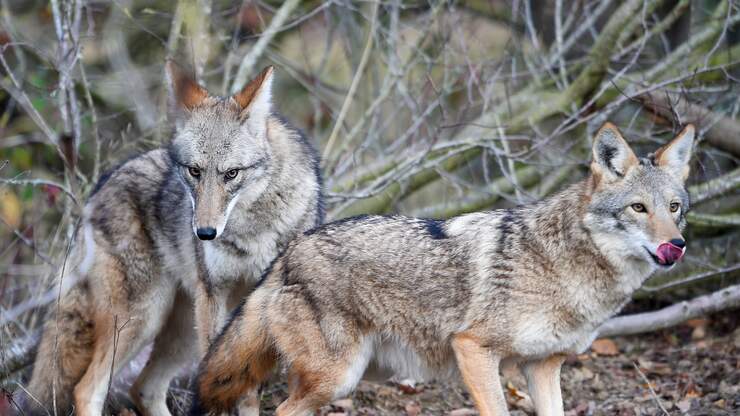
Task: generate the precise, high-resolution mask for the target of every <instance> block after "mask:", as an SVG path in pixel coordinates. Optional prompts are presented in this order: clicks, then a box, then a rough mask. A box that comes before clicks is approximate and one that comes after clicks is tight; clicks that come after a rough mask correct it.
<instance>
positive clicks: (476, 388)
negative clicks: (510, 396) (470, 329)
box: [452, 335, 509, 416]
mask: <svg viewBox="0 0 740 416" xmlns="http://www.w3.org/2000/svg"><path fill="white" fill-rule="evenodd" d="M452 348H453V350H454V351H455V357H456V358H457V363H458V367H459V368H460V373H461V374H462V377H463V381H465V385H467V387H468V390H470V394H471V395H472V396H473V400H474V401H475V405H476V406H477V407H478V411H479V412H480V414H481V416H503V415H508V414H509V411H508V409H507V407H506V399H505V398H504V392H503V390H502V388H501V380H500V378H499V374H498V371H499V362H500V358H499V357H496V356H494V355H493V354H492V353H491V350H490V349H489V348H487V347H485V346H483V345H481V344H480V342H478V340H476V339H475V338H473V337H469V336H466V335H457V336H456V337H455V338H454V339H453V340H452Z"/></svg>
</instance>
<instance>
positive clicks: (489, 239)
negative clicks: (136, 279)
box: [193, 124, 694, 416]
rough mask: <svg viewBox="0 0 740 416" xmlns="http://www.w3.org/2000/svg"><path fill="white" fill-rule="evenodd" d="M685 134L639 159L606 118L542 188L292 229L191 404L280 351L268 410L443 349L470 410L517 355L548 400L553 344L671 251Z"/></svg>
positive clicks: (491, 393) (673, 257)
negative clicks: (371, 369) (282, 379)
mask: <svg viewBox="0 0 740 416" xmlns="http://www.w3.org/2000/svg"><path fill="white" fill-rule="evenodd" d="M693 136H694V130H693V127H692V126H688V127H686V128H685V129H684V131H683V132H682V133H681V134H680V135H679V136H677V137H676V138H675V139H674V140H673V141H671V142H670V143H669V144H667V145H666V146H664V147H663V148H661V149H659V150H658V151H657V152H656V153H655V154H654V155H653V156H651V157H649V158H644V159H639V158H637V156H635V155H634V153H633V152H632V150H631V149H630V147H629V145H628V144H627V142H626V141H625V140H624V139H623V138H622V136H621V134H620V133H619V131H618V130H617V129H616V127H614V126H612V125H611V124H606V125H605V126H604V127H602V129H601V130H600V131H599V132H598V133H597V135H596V138H595V140H594V147H593V163H592V165H591V175H590V177H589V178H587V179H586V180H584V181H582V182H580V183H577V184H574V185H572V186H570V187H569V188H567V189H565V190H564V191H562V192H560V193H558V194H556V195H554V196H552V197H550V198H548V199H545V200H543V201H540V202H537V203H534V204H531V205H526V206H521V207H517V208H513V209H507V210H500V211H490V212H481V213H474V214H468V215H463V216H460V217H457V218H452V219H450V220H446V221H437V220H428V219H416V218H406V217H398V216H396V217H393V216H391V217H383V216H367V217H358V218H352V219H348V220H343V221H339V222H335V223H331V224H327V225H324V226H321V227H319V228H317V229H314V230H312V231H310V232H307V233H305V234H304V235H302V236H299V237H298V238H297V239H295V240H294V241H292V242H291V243H290V244H289V245H288V247H287V249H286V250H285V252H284V253H283V254H282V255H281V256H280V257H278V259H277V260H276V262H275V263H274V264H273V266H272V267H271V269H270V270H269V271H268V272H267V273H266V274H265V276H264V278H263V281H262V282H261V284H260V285H259V287H258V288H257V289H256V290H255V292H254V293H253V294H252V295H251V296H249V297H248V298H247V299H246V302H245V303H244V304H243V306H242V307H241V308H239V309H238V310H237V312H236V313H235V315H234V317H233V319H232V320H231V321H230V324H229V325H228V326H227V327H226V328H225V329H224V331H223V332H222V333H221V335H220V336H219V338H218V339H217V341H216V342H215V343H214V344H212V345H211V347H210V350H209V353H208V354H207V355H206V358H205V359H204V360H203V362H202V363H201V366H200V371H199V376H198V379H197V383H196V388H197V392H196V393H197V400H196V404H195V406H194V409H193V410H194V413H196V414H198V413H213V412H220V411H225V410H228V409H229V408H231V407H232V406H233V405H234V404H235V403H236V400H237V398H238V397H240V396H241V395H242V394H243V393H244V392H245V391H253V390H254V389H255V388H257V386H258V385H259V383H260V382H261V381H262V380H264V378H265V377H266V376H267V375H268V374H269V372H270V369H271V368H272V367H273V366H274V365H275V364H276V362H277V360H278V359H280V360H282V361H283V362H284V364H285V365H286V366H287V368H288V383H289V392H290V396H289V398H288V399H287V400H286V401H285V402H284V403H282V404H281V405H280V406H279V407H278V409H277V414H278V415H281V416H285V415H303V414H307V413H308V412H310V411H312V410H314V409H316V408H318V407H319V406H321V405H323V404H326V403H327V402H328V401H329V400H331V399H333V398H336V397H338V396H342V395H344V394H347V393H348V392H349V391H351V390H352V389H353V388H354V386H355V385H356V383H357V382H358V381H359V379H360V377H361V375H362V373H363V371H364V369H365V368H366V367H367V366H368V365H370V364H371V363H373V361H376V362H377V364H379V365H381V366H390V367H392V369H393V370H395V371H399V372H404V371H406V372H411V373H416V374H418V373H426V372H432V373H434V372H437V373H439V372H442V373H443V372H446V371H447V370H448V369H449V368H450V367H451V365H450V364H451V363H454V364H455V366H456V367H457V371H458V372H459V374H460V375H461V376H462V378H463V380H464V381H465V383H466V385H467V386H468V388H469V389H470V392H471V395H472V396H473V398H474V400H475V403H476V405H477V407H478V409H479V411H480V412H481V414H483V415H494V414H496V415H500V414H507V409H506V402H505V400H504V395H503V392H502V390H501V385H500V381H499V376H498V371H499V364H500V362H501V361H502V360H515V361H517V362H519V363H520V365H521V366H522V368H523V370H524V373H525V376H526V377H527V380H528V384H529V389H530V393H531V394H532V397H533V399H534V402H535V406H536V408H537V412H538V413H539V414H562V413H563V408H562V398H561V395H560V385H559V373H560V366H561V364H562V361H563V357H564V354H567V353H571V352H580V351H582V350H583V349H584V348H586V347H587V346H588V345H589V343H590V342H591V340H592V339H593V338H594V336H595V334H594V332H595V330H596V328H597V327H598V326H599V324H601V323H602V322H603V321H604V320H606V319H608V318H609V316H611V315H613V314H614V313H616V312H617V311H618V310H619V309H620V308H621V307H622V306H623V305H624V304H625V302H626V301H627V300H628V299H629V297H630V295H631V293H632V292H633V291H634V290H635V289H637V288H638V287H639V285H640V284H641V283H642V282H643V281H644V280H645V279H646V278H647V277H648V276H649V275H650V274H651V273H653V272H654V271H656V270H659V269H668V268H670V267H671V266H672V265H673V264H674V263H675V262H676V261H678V260H679V259H680V258H681V256H682V255H683V252H684V250H685V242H684V240H683V237H682V236H681V232H680V230H681V229H682V228H683V226H684V224H685V214H686V211H687V209H688V197H687V192H686V190H685V188H684V181H685V179H686V177H687V175H688V163H689V159H690V156H691V148H692V143H693ZM411 367H413V368H411Z"/></svg>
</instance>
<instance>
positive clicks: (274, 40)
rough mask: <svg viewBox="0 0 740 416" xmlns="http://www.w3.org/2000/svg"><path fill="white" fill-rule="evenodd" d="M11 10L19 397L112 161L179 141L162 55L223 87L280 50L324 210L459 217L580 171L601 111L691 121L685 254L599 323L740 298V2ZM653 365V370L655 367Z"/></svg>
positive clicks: (4, 176) (288, 110)
mask: <svg viewBox="0 0 740 416" xmlns="http://www.w3.org/2000/svg"><path fill="white" fill-rule="evenodd" d="M0 6H1V9H0V10H1V11H2V16H0V18H1V19H2V25H0V52H1V53H0V75H1V76H0V102H1V103H2V109H1V111H0V137H1V139H0V241H2V244H0V383H2V386H4V387H3V388H4V389H6V391H15V390H16V389H18V388H21V386H22V383H23V381H24V377H25V375H27V374H28V369H29V365H30V362H31V358H32V356H33V354H32V352H33V346H34V345H35V343H36V342H37V340H38V328H39V323H40V322H41V321H42V320H43V319H44V312H45V310H46V308H48V307H49V306H50V305H53V304H54V302H55V301H56V299H57V293H58V291H57V289H58V288H56V287H55V285H54V283H53V282H54V279H55V277H56V276H58V274H59V271H60V269H61V267H62V266H63V264H64V260H65V253H67V251H68V249H69V242H70V238H71V236H72V235H73V233H74V229H75V226H76V224H77V219H78V217H79V214H80V210H81V207H82V204H83V203H84V201H85V198H86V195H87V194H88V193H89V192H90V190H91V189H92V187H93V185H94V183H95V182H96V180H97V179H98V178H99V177H100V175H101V173H102V172H104V171H105V170H107V169H109V168H111V167H112V166H115V165H116V164H117V163H118V162H119V161H121V160H123V159H125V158H126V157H127V156H129V155H132V154H136V153H137V152H141V151H143V150H146V149H150V148H153V147H156V146H159V145H161V144H162V143H164V142H166V141H167V137H168V134H169V132H170V131H171V126H170V124H169V123H168V121H167V119H166V111H164V108H163V104H164V100H163V99H162V97H163V91H162V85H163V82H162V81H163V63H164V60H165V58H166V57H175V58H176V59H177V60H179V61H180V62H182V63H185V64H188V65H189V66H190V67H191V68H192V70H193V72H194V74H195V76H196V77H197V78H198V79H199V80H200V81H201V82H203V83H204V84H206V85H207V86H208V87H209V89H211V90H213V91H219V92H221V93H222V94H227V93H229V92H230V91H234V90H235V89H238V88H239V87H240V86H241V85H243V84H244V83H245V82H246V80H247V79H249V77H250V76H253V75H254V74H256V73H257V71H258V70H259V69H260V68H261V67H262V66H265V65H268V64H272V65H275V66H276V67H277V68H278V77H277V91H276V99H275V101H276V102H277V104H278V107H279V108H280V109H281V111H282V112H283V113H284V114H285V115H286V116H287V117H288V118H289V119H290V120H291V121H292V122H293V123H295V124H296V125H297V126H298V127H301V128H302V129H303V130H304V131H305V132H306V133H307V134H308V135H309V136H310V137H311V138H312V140H313V143H314V144H315V146H316V147H317V148H318V149H319V151H320V153H321V154H322V156H323V162H322V169H323V172H324V175H325V181H326V189H327V206H328V213H329V218H330V219H337V218H341V217H346V216H350V215H355V214H360V213H388V212H401V213H405V214H411V215H422V216H430V217H448V216H452V215H457V214H461V213H465V212H470V211H475V210H481V209H488V208H495V207H505V206H511V205H513V204H518V203H526V202H529V201H533V200H536V199H539V198H542V197H544V196H546V195H548V194H550V193H552V192H553V191H555V190H557V189H559V188H560V187H561V186H563V184H565V183H568V182H572V181H574V180H576V179H577V178H580V177H583V176H584V175H585V174H586V172H587V166H588V159H589V153H588V149H589V148H590V145H589V140H590V137H591V135H592V133H593V132H594V131H595V129H596V128H598V126H599V125H600V124H601V123H602V122H603V121H605V120H607V119H609V120H612V121H614V122H615V123H616V124H618V125H619V126H620V127H621V128H622V129H623V131H624V132H625V134H626V135H627V137H628V138H630V139H631V140H632V142H633V143H634V144H635V146H636V147H637V148H638V149H642V148H645V149H649V148H654V147H655V145H656V144H657V143H662V142H663V141H665V140H666V139H668V138H670V137H672V134H673V133H675V132H677V131H679V129H680V127H681V126H682V125H684V124H686V123H688V122H692V123H696V124H697V126H698V128H699V131H700V137H701V141H700V144H699V146H698V148H697V152H696V156H695V159H694V164H693V172H692V177H691V179H690V185H691V188H690V190H691V196H692V202H693V211H692V213H691V214H690V216H689V224H690V230H689V233H688V240H689V242H690V250H689V253H688V256H687V259H686V261H685V262H684V263H683V264H682V265H681V266H680V267H679V268H677V269H675V270H674V271H672V272H671V273H670V274H668V275H662V276H658V277H656V278H654V279H653V280H651V281H650V282H648V284H647V285H646V287H645V288H644V290H642V291H641V292H639V293H638V294H637V296H636V298H637V300H638V302H639V305H641V308H642V309H641V310H640V312H642V313H646V315H641V316H639V317H624V318H618V319H617V320H614V321H612V322H610V323H608V324H607V325H606V326H605V327H604V328H603V334H605V335H608V336H615V335H619V334H624V333H637V332H644V331H655V330H658V329H660V328H663V327H665V326H668V325H675V324H678V323H680V322H682V321H685V320H686V319H689V318H698V317H701V316H704V315H706V314H708V313H721V312H722V311H725V313H733V312H726V311H728V310H731V308H736V307H737V306H738V305H739V304H740V289H739V286H738V276H740V272H739V270H740V250H738V248H737V247H738V238H739V237H740V235H739V234H738V226H740V193H739V192H738V189H740V165H739V164H738V160H740V121H739V120H738V112H739V111H740V99H738V77H739V76H740V71H739V70H738V68H739V66H738V63H739V62H740V43H738V21H740V9H738V4H736V3H735V2H734V1H732V0H721V1H706V0H691V1H689V0H627V1H613V0H605V1H562V0H524V1H519V0H512V1H503V0H492V1H434V0H429V1H397V0H391V1H383V2H378V1H359V2H352V1H304V2H299V1H294V0H288V1H285V2H279V1H250V0H245V1H243V2H229V1H218V0H187V1H186V0H180V1H175V2H170V1H139V0H115V1H111V2H104V1H89V0H51V1H50V2H48V3H47V2H44V1H40V0H30V1H28V0H26V1H23V0H2V1H0ZM682 301H687V303H685V304H684V303H679V302H682ZM658 310H660V311H658ZM656 311H657V312H656ZM715 316H717V315H715ZM671 333H672V332H658V334H671ZM664 336H670V335H650V336H649V337H648V338H631V340H635V341H636V342H635V345H638V347H635V348H637V349H635V350H630V351H631V352H629V353H628V356H629V361H630V362H631V361H634V360H639V359H650V358H649V357H650V353H649V352H646V351H647V350H649V349H650V348H652V349H654V350H655V351H658V348H659V346H660V345H664V344H661V342H663V338H661V337H664ZM722 336H725V335H722ZM720 339H723V338H720ZM720 344H721V342H720V343H719V344H717V345H720ZM630 345H632V341H630ZM712 345H714V344H712ZM670 348H674V349H675V348H679V347H675V346H673V347H669V350H670V351H674V350H673V349H670ZM708 348H709V349H710V350H712V348H713V347H712V346H709V347H708ZM679 350H680V351H681V352H677V353H675V354H673V353H671V354H673V355H671V354H668V355H667V357H668V358H667V359H669V360H674V359H676V360H679V361H678V363H680V362H681V360H682V359H683V360H686V361H687V362H688V363H689V364H687V366H686V368H685V371H686V372H692V371H695V372H701V371H702V370H701V369H702V368H703V367H702V365H703V364H701V362H702V361H701V360H704V358H702V357H703V356H702V355H701V354H703V352H702V350H701V349H700V348H697V349H694V350H691V351H689V353H688V354H689V355H688V358H686V357H687V356H686V354H684V353H685V351H684V350H681V349H680V348H679ZM712 351H714V352H712V353H711V354H710V355H711V357H712V363H713V364H714V363H715V362H724V363H725V364H727V363H729V364H728V365H733V364H732V363H731V362H730V361H731V360H732V355H733V354H734V357H735V359H736V357H737V354H738V350H737V347H735V349H729V350H726V349H722V348H718V349H716V350H712ZM712 354H713V355H712ZM727 354H730V356H729V357H727ZM620 356H621V355H620ZM646 357H648V358H646ZM615 360H616V359H615ZM727 360H730V361H727ZM579 362H580V359H579ZM597 362H599V363H600V364H593V365H596V366H601V365H609V364H608V363H609V361H608V360H606V361H602V360H591V361H588V362H585V363H581V364H578V363H572V364H573V366H570V367H569V369H568V370H566V373H565V378H566V379H568V378H569V377H571V376H574V374H576V370H579V369H583V368H586V369H589V371H592V372H594V369H592V368H590V367H589V366H590V365H592V363H597ZM603 362H606V363H607V364H602V363H603ZM638 364H639V363H638ZM625 365H627V364H625ZM625 365H622V364H619V366H620V367H619V369H620V371H624V372H627V373H630V377H631V380H632V381H633V382H635V383H639V382H640V380H643V379H642V376H641V375H640V374H639V372H636V371H635V367H632V366H631V364H629V365H627V366H626V367H625ZM639 365H640V366H641V364H639ZM717 365H719V364H717ZM734 365H735V368H737V363H736V362H735V363H734ZM643 367H644V366H643ZM639 368H642V367H639ZM597 370H598V371H601V370H604V371H607V370H605V368H599V369H597ZM132 371H135V369H134V370H132ZM594 373H595V372H594ZM605 374H606V373H605ZM723 374H724V373H723ZM645 376H646V377H647V378H648V380H650V377H651V373H650V371H648V372H647V373H646V374H645ZM674 376H675V377H674ZM660 377H661V380H667V381H666V383H667V384H665V385H668V384H670V383H674V384H675V383H679V384H676V385H680V383H681V382H682V381H680V380H681V377H680V376H678V375H675V374H674V373H671V374H666V375H660ZM576 378H577V377H576ZM586 380H589V381H586ZM671 380H672V381H671ZM643 381H644V380H643ZM582 382H583V383H588V384H591V383H592V381H591V379H588V378H587V379H583V381H582ZM601 382H603V383H604V384H605V386H606V387H605V388H604V390H605V391H609V393H610V394H611V393H614V394H630V393H629V392H630V391H633V390H631V389H630V388H627V389H624V388H622V387H623V386H621V385H620V384H619V382H618V381H615V380H612V379H610V378H608V377H606V376H605V378H603V379H601ZM737 382H738V380H735V385H737ZM566 383H567V382H566ZM584 385H585V384H584ZM661 388H663V387H661ZM665 388H667V389H670V388H671V387H665ZM682 388H683V387H682ZM185 389H186V386H185V385H184V384H183V385H182V386H180V387H177V388H173V395H174V396H173V397H174V399H173V400H174V402H173V405H174V408H175V409H184V406H185V405H184V404H183V403H180V402H178V399H177V395H178V394H180V393H182V392H184V391H185ZM566 389H571V390H570V391H571V394H574V393H576V392H577V393H579V394H580V393H582V392H583V390H579V389H578V388H577V387H574V386H572V385H570V387H569V386H566ZM710 390H717V391H720V393H721V390H722V387H721V382H720V384H717V383H714V384H711V386H710V387H707V388H706V389H705V390H703V391H702V394H703V396H702V397H707V395H708V394H709V393H710ZM430 391H435V392H437V393H440V394H443V395H447V396H446V397H450V398H454V397H458V395H459V396H460V397H462V399H461V400H462V401H460V402H459V405H460V406H462V407H465V406H468V407H469V404H468V403H467V402H465V400H467V399H466V398H465V395H464V393H462V392H460V391H458V390H455V388H453V387H450V390H447V388H446V387H439V386H438V385H434V386H433V387H430ZM717 391H715V393H716V392H717ZM178 392H180V393H178ZM453 392H454V393H453ZM617 392H619V393H617ZM381 393H382V389H378V390H377V391H374V392H373V393H371V394H370V393H369V394H368V395H367V396H362V394H363V393H362V390H361V391H360V392H359V393H358V394H359V395H360V396H359V397H367V399H356V401H357V400H365V402H362V403H364V404H366V405H367V406H368V407H373V406H376V407H377V408H378V409H383V407H382V406H381V404H380V403H381V401H382V400H381V398H380V397H379V396H380V395H382V394H381ZM641 394H645V391H644V389H643V390H641ZM655 394H658V395H660V394H662V392H661V391H656V392H655ZM721 394H724V393H721ZM732 394H735V397H737V395H736V394H737V391H736V390H735V393H732ZM182 395H183V397H186V395H185V394H184V393H182ZM567 395H568V393H566V396H567ZM685 396H686V394H684V393H682V394H681V395H680V397H679V398H678V399H677V400H673V399H671V403H673V405H674V407H670V408H669V407H666V409H665V411H667V412H668V413H676V412H677V411H684V409H683V408H681V407H680V406H679V405H678V403H679V402H680V401H681V400H684V398H685ZM570 397H571V398H570V399H569V400H571V401H570V402H569V403H568V405H569V407H567V408H568V409H571V410H573V409H575V410H578V409H580V410H578V411H577V412H576V413H577V414H591V413H593V412H594V411H596V413H594V414H599V412H603V413H602V414H612V413H615V414H631V413H629V411H627V410H624V409H618V408H610V407H608V406H609V405H608V403H609V400H610V399H609V398H608V397H606V398H605V397H601V396H599V394H598V393H595V394H593V395H590V394H585V395H584V396H583V397H580V398H575V397H574V396H573V395H571V396H570ZM650 397H652V396H650ZM717 397H719V398H718V399H716V400H725V402H724V403H725V406H726V407H725V409H730V410H726V411H727V412H728V413H722V411H725V410H716V409H714V407H712V406H714V404H713V403H714V402H713V401H711V400H709V399H707V400H703V399H702V400H699V401H698V403H699V405H698V406H699V408H697V409H704V410H706V414H712V413H713V412H715V410H716V414H730V413H731V412H732V409H737V407H738V406H740V405H738V403H737V400H735V401H734V402H733V401H732V400H730V399H728V398H726V396H717ZM451 400H452V399H451ZM651 400H652V399H646V402H648V403H649V402H650V401H651ZM178 403H180V404H179V405H178ZM584 403H585V404H584ZM592 403H593V405H592ZM640 403H642V402H640ZM691 403H692V405H691V406H694V404H693V403H694V402H693V401H692V402H691ZM1 406H3V404H1V403H0V413H1V412H2V407H1ZM584 406H585V407H584ZM665 406H667V405H665V404H664V407H665ZM733 406H735V407H733ZM636 407H639V406H636ZM636 407H635V406H633V412H634V413H635V414H642V413H638V412H637V411H636V410H634V408H636ZM414 409H415V408H414V407H413V405H412V406H411V408H410V410H409V409H403V410H401V409H399V408H397V407H394V408H392V409H391V408H388V410H387V412H388V413H396V412H400V413H403V412H404V411H405V412H406V413H413V411H414ZM430 409H431V408H429V407H428V406H424V405H423V404H422V405H421V412H422V413H423V414H427V413H432V414H436V413H435V412H436V411H432V410H430ZM444 409H445V410H444V411H449V410H453V408H451V407H444ZM584 409H585V410H584ZM594 409H596V410H594ZM656 409H659V408H656ZM689 409H690V410H691V411H692V412H693V411H695V410H696V409H695V408H694V407H690V408H689ZM525 410H526V409H525ZM704 410H702V411H704ZM653 411H655V413H652V412H653ZM440 412H442V410H440ZM620 412H621V413H620ZM624 412H627V413H624ZM645 412H647V414H658V413H662V412H663V409H660V410H659V411H656V410H655V409H652V410H646V411H645ZM697 412H698V413H701V412H699V411H698V410H697ZM439 414H441V413H439ZM460 414H464V413H460Z"/></svg>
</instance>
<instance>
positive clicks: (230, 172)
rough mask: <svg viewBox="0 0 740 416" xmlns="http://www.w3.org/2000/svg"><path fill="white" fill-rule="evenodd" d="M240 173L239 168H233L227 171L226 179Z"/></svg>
mask: <svg viewBox="0 0 740 416" xmlns="http://www.w3.org/2000/svg"><path fill="white" fill-rule="evenodd" d="M238 175H239V169H231V170H230V171H228V172H226V175H225V178H226V180H227V181H228V180H231V179H234V178H236V177H237V176H238Z"/></svg>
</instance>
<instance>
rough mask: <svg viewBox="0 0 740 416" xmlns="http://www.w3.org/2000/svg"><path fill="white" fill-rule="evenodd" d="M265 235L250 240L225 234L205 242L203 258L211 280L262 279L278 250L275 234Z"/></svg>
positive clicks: (215, 281) (216, 281)
mask: <svg viewBox="0 0 740 416" xmlns="http://www.w3.org/2000/svg"><path fill="white" fill-rule="evenodd" d="M264 234H266V233H263V234H262V235H260V236H257V237H256V238H251V239H249V240H244V239H240V238H235V237H230V236H224V237H223V238H222V239H219V240H215V241H207V242H203V261H204V263H205V266H206V269H207V270H208V275H209V278H210V280H211V281H212V282H214V283H218V282H227V281H234V280H239V279H246V280H247V281H256V280H257V279H259V277H260V275H261V274H262V270H264V269H265V268H267V266H268V265H269V264H270V261H271V260H272V259H273V258H274V257H275V256H276V255H277V252H278V249H277V240H276V238H275V236H272V238H270V236H267V235H264Z"/></svg>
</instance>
